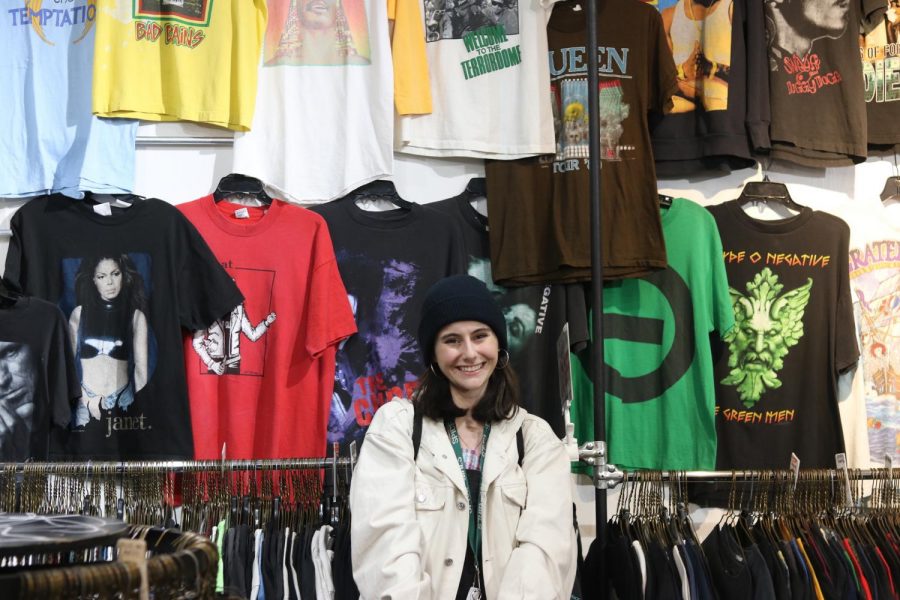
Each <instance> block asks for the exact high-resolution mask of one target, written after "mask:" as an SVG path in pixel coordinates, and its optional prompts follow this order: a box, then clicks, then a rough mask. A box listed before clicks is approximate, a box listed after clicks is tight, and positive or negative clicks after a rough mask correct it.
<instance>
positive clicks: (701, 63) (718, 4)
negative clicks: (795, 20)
mask: <svg viewBox="0 0 900 600" xmlns="http://www.w3.org/2000/svg"><path fill="white" fill-rule="evenodd" d="M657 8H658V9H659V10H660V12H661V14H662V18H663V24H664V25H665V30H666V38H667V40H668V42H669V47H670V48H671V49H672V54H673V57H674V59H675V66H676V68H677V69H678V92H677V93H676V94H675V97H674V98H673V101H674V107H673V108H672V112H670V113H669V114H667V115H666V116H665V117H664V118H663V119H662V121H661V122H660V123H659V124H658V125H656V126H655V127H654V128H653V156H654V157H655V158H656V173H657V175H659V176H660V177H675V178H678V177H684V176H685V175H687V174H688V173H691V172H696V171H701V170H719V171H725V172H728V171H730V170H731V169H743V168H746V167H749V166H752V165H753V164H754V159H753V152H754V151H757V152H760V151H765V150H768V148H769V80H768V62H767V59H766V43H765V40H766V26H765V22H764V19H763V3H762V2H756V1H754V0H750V1H748V0H713V1H712V2H709V1H708V0H704V1H701V0H678V1H673V0H669V1H668V2H660V3H659V4H658V5H657Z"/></svg>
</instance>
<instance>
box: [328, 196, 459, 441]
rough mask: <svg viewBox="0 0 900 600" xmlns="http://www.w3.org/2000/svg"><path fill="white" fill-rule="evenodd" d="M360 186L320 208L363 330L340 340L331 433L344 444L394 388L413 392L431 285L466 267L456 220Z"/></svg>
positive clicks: (366, 424)
mask: <svg viewBox="0 0 900 600" xmlns="http://www.w3.org/2000/svg"><path fill="white" fill-rule="evenodd" d="M373 196H374V197H376V198H384V197H385V195H384V194H377V195H372V194H370V193H369V192H366V191H365V189H364V190H363V191H359V192H354V193H352V194H350V195H349V196H345V197H344V198H342V199H340V200H335V201H334V202H329V203H327V204H323V205H320V206H316V207H315V208H313V211H315V212H317V213H319V214H320V215H322V217H324V218H325V222H326V223H327V224H328V229H329V232H330V233H331V241H332V243H333V244H334V254H335V256H336V258H337V261H338V269H339V270H340V272H341V279H343V280H344V287H346V288H347V294H348V295H349V296H350V306H351V307H352V308H353V314H354V316H355V317H356V326H357V330H358V332H357V333H356V334H354V335H352V336H350V337H349V338H348V339H347V341H346V342H344V343H343V344H342V345H341V346H339V347H338V351H337V356H336V358H335V360H336V367H335V376H334V379H335V382H334V394H333V397H332V402H331V414H330V416H329V418H328V441H329V442H340V443H341V444H342V448H344V447H346V446H347V445H349V444H350V442H352V441H354V440H356V441H359V440H361V439H362V438H363V436H364V435H365V432H366V430H367V429H368V427H369V423H371V422H372V417H373V416H374V414H375V411H376V410H378V408H380V407H381V406H382V405H384V404H385V403H386V402H389V401H390V400H391V398H393V397H394V396H400V397H404V398H406V397H409V396H410V394H411V393H412V391H413V390H414V389H415V385H416V382H417V381H418V379H419V377H420V376H421V375H422V373H423V372H424V370H425V368H426V365H423V364H422V354H421V352H420V351H419V343H418V340H417V332H418V326H419V315H420V314H421V310H422V301H423V300H424V296H425V293H426V292H427V291H428V288H429V287H431V285H432V284H434V283H435V282H437V281H438V280H440V279H443V278H444V277H447V276H448V275H458V274H461V273H464V272H465V254H464V252H463V248H462V244H461V243H460V241H459V240H460V235H461V234H460V233H459V231H458V230H457V228H456V224H455V223H454V222H452V221H449V220H448V219H447V218H446V217H445V216H444V215H442V214H440V213H437V212H435V211H430V210H425V208H424V207H422V206H419V205H417V204H412V203H407V202H405V201H404V200H401V199H400V198H399V197H397V196H396V194H394V195H393V199H394V204H395V205H398V206H399V205H400V204H401V203H403V204H404V205H405V207H404V208H398V209H394V210H387V211H383V212H375V211H368V210H363V209H362V208H360V207H359V206H357V204H356V201H357V200H361V201H363V200H367V199H368V198H370V197H373Z"/></svg>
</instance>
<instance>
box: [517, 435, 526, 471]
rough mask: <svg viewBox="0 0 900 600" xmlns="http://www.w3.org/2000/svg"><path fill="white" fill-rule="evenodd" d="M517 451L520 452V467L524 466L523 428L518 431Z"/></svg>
mask: <svg viewBox="0 0 900 600" xmlns="http://www.w3.org/2000/svg"><path fill="white" fill-rule="evenodd" d="M516 450H518V451H519V461H518V462H519V467H521V466H522V461H523V460H525V435H524V434H523V433H522V428H521V427H519V428H518V429H517V430H516Z"/></svg>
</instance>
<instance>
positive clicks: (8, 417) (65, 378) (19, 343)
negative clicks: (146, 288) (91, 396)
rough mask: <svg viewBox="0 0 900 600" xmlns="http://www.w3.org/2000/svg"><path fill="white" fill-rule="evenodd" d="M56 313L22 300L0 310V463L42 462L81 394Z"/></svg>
mask: <svg viewBox="0 0 900 600" xmlns="http://www.w3.org/2000/svg"><path fill="white" fill-rule="evenodd" d="M66 329H67V326H66V320H65V319H64V318H63V316H62V313H60V312H59V308H57V307H56V306H54V305H53V304H50V303H49V302H44V301H43V300H39V299H38V298H31V297H28V296H22V297H20V298H18V299H17V300H16V301H15V304H12V305H11V306H0V460H3V461H8V462H23V461H25V460H27V459H29V458H31V459H36V460H47V457H48V456H49V451H50V431H51V429H57V430H61V429H64V428H66V427H68V425H69V418H70V417H71V415H72V403H73V402H74V401H75V399H76V398H78V397H79V396H80V395H81V393H80V391H79V386H78V378H77V377H76V375H75V368H74V364H73V362H72V346H71V345H70V344H69V339H68V335H67V334H66Z"/></svg>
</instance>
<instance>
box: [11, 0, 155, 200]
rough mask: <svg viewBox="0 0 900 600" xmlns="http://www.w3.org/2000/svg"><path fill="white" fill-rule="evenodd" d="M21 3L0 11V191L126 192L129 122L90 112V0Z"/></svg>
mask: <svg viewBox="0 0 900 600" xmlns="http://www.w3.org/2000/svg"><path fill="white" fill-rule="evenodd" d="M24 4H25V3H24V2H16V3H4V6H3V8H2V9H0V56H2V58H3V60H2V63H0V81H2V82H3V84H2V85H3V93H0V132H2V134H0V157H2V160H0V197H3V196H35V195H39V194H46V193H49V192H61V193H63V194H66V195H67V196H71V197H73V198H81V197H82V196H83V194H82V193H81V192H83V191H87V190H90V191H94V192H102V193H120V192H130V191H131V190H132V187H133V185H134V154H135V149H134V142H135V136H136V133H137V121H135V120H131V119H99V118H97V117H94V116H93V115H92V114H91V78H92V75H93V61H94V23H95V21H96V18H97V10H98V9H97V7H96V5H95V3H94V2H89V0H72V1H70V2H66V3H64V4H56V3H49V2H44V3H43V7H42V8H40V9H38V10H33V9H29V8H26V7H25V6H24ZM39 6H40V4H39Z"/></svg>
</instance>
